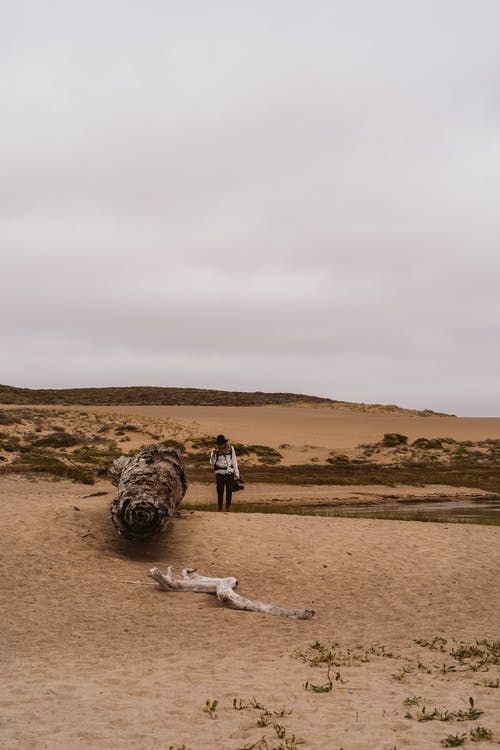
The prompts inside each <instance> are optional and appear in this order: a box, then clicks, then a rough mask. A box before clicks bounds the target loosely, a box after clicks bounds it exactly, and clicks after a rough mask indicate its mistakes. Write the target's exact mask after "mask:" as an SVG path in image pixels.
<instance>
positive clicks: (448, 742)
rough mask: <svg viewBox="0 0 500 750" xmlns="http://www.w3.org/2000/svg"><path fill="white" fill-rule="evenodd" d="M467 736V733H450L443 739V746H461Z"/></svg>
mask: <svg viewBox="0 0 500 750" xmlns="http://www.w3.org/2000/svg"><path fill="white" fill-rule="evenodd" d="M466 738H467V735H466V734H449V735H448V737H445V738H444V740H441V744H442V746H443V747H460V745H463V744H464V742H465V740H466Z"/></svg>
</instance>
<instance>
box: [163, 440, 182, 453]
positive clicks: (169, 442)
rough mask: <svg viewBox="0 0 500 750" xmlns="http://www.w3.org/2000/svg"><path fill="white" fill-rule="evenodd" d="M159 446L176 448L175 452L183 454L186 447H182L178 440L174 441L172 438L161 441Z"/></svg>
mask: <svg viewBox="0 0 500 750" xmlns="http://www.w3.org/2000/svg"><path fill="white" fill-rule="evenodd" d="M161 445H164V446H165V448H177V450H178V451H180V452H181V453H184V452H185V450H186V446H185V445H184V443H181V441H180V440H174V438H167V440H162V442H161Z"/></svg>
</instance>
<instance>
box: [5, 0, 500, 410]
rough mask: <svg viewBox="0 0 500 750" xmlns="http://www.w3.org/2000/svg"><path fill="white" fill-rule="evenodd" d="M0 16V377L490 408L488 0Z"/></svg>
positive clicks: (495, 326)
mask: <svg viewBox="0 0 500 750" xmlns="http://www.w3.org/2000/svg"><path fill="white" fill-rule="evenodd" d="M0 9H1V12H0V106H1V126H0V127H1V133H2V137H1V139H0V159H1V164H0V243H1V244H0V249H1V295H0V312H1V319H0V326H1V338H2V355H1V363H0V382H2V383H6V384H10V385H16V386H24V387H33V388H37V387H38V388H40V387H49V388H50V387H53V388H61V387H78V386H106V385H108V386H113V385H114V386H117V385H163V386H192V387H200V388H222V389H231V390H263V391H293V392H301V393H309V394H314V395H320V396H328V397H331V398H336V399H341V400H349V401H363V402H370V403H397V404H399V405H401V406H406V407H411V408H431V409H434V410H436V411H447V412H451V413H455V414H459V415H469V416H473V415H477V416H481V415H483V416H500V388H499V383H500V341H499V339H500V336H499V323H500V288H499V286H500V285H499V271H500V242H499V240H500V87H499V81H500V2H498V0H470V1H465V0H432V1H431V0H418V1H417V0H376V2H375V1H374V0H344V1H336V0H324V1H321V0H303V1H302V0H297V1H295V2H294V1H293V0H245V2H243V1H240V0H225V1H224V0H209V1H208V0H198V1H196V0H178V1H177V2H174V1H173V0H142V1H141V2H139V0H134V1H133V2H132V0H115V1H114V0H99V1H98V2H97V1H95V0H85V1H84V2H83V1H80V0H31V1H30V0H16V2H8V0H0Z"/></svg>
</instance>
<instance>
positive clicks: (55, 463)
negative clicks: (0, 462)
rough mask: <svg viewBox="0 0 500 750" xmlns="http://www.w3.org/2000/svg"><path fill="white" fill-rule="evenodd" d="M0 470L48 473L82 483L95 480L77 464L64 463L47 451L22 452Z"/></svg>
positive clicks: (92, 482)
mask: <svg viewBox="0 0 500 750" xmlns="http://www.w3.org/2000/svg"><path fill="white" fill-rule="evenodd" d="M0 472H1V473H8V472H13V473H19V472H21V473H24V472H34V473H39V474H49V475H50V476H53V477H60V478H65V479H74V480H75V481H77V482H82V483H83V484H94V482H95V480H94V477H93V476H92V474H90V473H89V472H87V471H85V470H84V469H82V468H80V467H79V466H75V465H72V464H68V463H65V462H64V461H62V460H60V459H59V458H58V457H57V456H55V455H54V454H52V453H49V452H39V453H24V454H23V455H22V456H19V457H18V458H16V459H15V460H14V461H13V462H12V463H10V464H7V465H4V466H2V467H0Z"/></svg>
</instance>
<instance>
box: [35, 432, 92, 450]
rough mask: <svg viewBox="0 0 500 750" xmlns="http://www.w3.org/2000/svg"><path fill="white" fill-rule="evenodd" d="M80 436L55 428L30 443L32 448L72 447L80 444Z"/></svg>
mask: <svg viewBox="0 0 500 750" xmlns="http://www.w3.org/2000/svg"><path fill="white" fill-rule="evenodd" d="M81 443H82V438H81V437H78V436H77V435H72V434H71V433H69V432H65V431H64V430H57V431H56V432H52V433H51V434H50V435H45V437H43V438H38V440H35V442H34V443H32V445H31V447H32V448H72V447H73V446H75V445H81Z"/></svg>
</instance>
